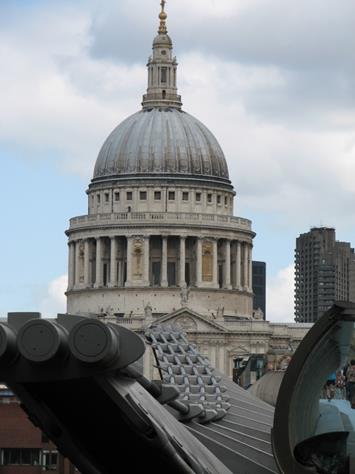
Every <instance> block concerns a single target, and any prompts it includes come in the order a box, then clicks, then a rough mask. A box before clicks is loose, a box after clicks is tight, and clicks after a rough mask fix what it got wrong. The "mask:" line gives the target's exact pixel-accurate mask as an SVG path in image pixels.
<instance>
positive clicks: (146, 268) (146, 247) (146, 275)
mask: <svg viewBox="0 0 355 474" xmlns="http://www.w3.org/2000/svg"><path fill="white" fill-rule="evenodd" d="M149 241H150V238H149V236H147V237H145V238H144V285H145V286H150V278H149V267H150V265H149V264H150V255H149Z"/></svg>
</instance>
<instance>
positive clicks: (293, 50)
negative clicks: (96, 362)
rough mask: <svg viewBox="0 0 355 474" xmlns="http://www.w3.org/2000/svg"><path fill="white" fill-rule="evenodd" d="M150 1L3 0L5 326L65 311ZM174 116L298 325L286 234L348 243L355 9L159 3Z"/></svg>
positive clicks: (311, 4)
mask: <svg viewBox="0 0 355 474" xmlns="http://www.w3.org/2000/svg"><path fill="white" fill-rule="evenodd" d="M159 3H160V2H159V0H140V1H139V2H136V3H134V2H133V1H132V0H119V1H117V0H105V2H102V1H99V0H75V1H73V0H46V1H44V0H1V2H0V58H1V74H0V104H1V106H0V164H1V172H2V174H1V177H2V179H1V186H2V206H1V209H2V219H1V232H0V249H1V274H0V317H1V316H5V315H6V313H7V312H8V311H41V312H42V313H43V315H45V316H52V315H55V314H56V313H57V312H63V311H65V296H64V291H65V288H66V272H67V239H66V236H65V234H64V231H65V229H66V228H68V221H69V218H71V217H74V216H77V215H82V214H85V213H86V211H87V196H86V194H85V190H86V189H87V186H88V184H89V182H90V179H91V177H92V172H93V168H94V164H95V160H96V157H97V154H98V152H99V150H100V147H101V145H102V144H103V142H104V140H105V138H106V137H107V135H108V134H109V133H110V131H111V130H112V129H113V128H114V127H115V126H116V125H118V124H119V123H120V122H121V121H122V120H123V119H124V118H126V117H127V116H129V115H131V114H133V113H134V112H136V111H137V110H139V108H140V102H141V96H142V94H143V93H144V92H145V90H146V78H147V74H146V67H145V65H146V62H147V58H148V56H149V55H150V53H151V44H152V40H153V38H154V36H155V34H156V31H157V27H158V18H157V16H158V13H159V8H160V7H159ZM166 10H167V13H168V21H167V24H168V30H169V34H170V36H171V37H172V39H173V42H174V51H175V54H176V55H177V58H178V62H179V70H178V87H179V93H181V95H182V98H183V102H184V110H186V111H187V112H189V113H191V114H192V115H194V116H196V117H197V118H198V119H199V120H201V121H202V122H203V123H205V124H206V126H207V127H208V128H209V129H210V130H211V131H212V132H213V134H214V135H215V136H216V138H217V139H218V141H219V142H220V144H221V146H222V148H223V150H224V152H225V155H226V159H227V162H228V165H229V172H230V177H231V180H232V183H233V185H234V187H235V190H236V192H237V198H236V199H237V201H236V210H235V214H236V215H238V216H241V217H246V218H249V219H251V220H252V221H253V229H254V231H255V232H256V234H257V236H256V238H255V240H254V250H253V258H254V259H255V260H262V261H265V262H266V263H267V279H268V283H267V318H268V319H269V320H270V321H292V320H293V260H294V247H295V239H296V237H297V236H298V235H299V234H300V233H303V232H307V231H308V230H309V229H310V227H312V226H332V227H335V228H336V232H337V238H338V240H345V241H348V242H352V243H353V244H354V243H355V238H354V230H355V205H354V204H355V55H354V44H355V4H354V1H353V0H340V1H339V0H337V1H334V0H298V1H297V2H294V1H291V0H193V1H192V0H169V1H168V2H167V6H166Z"/></svg>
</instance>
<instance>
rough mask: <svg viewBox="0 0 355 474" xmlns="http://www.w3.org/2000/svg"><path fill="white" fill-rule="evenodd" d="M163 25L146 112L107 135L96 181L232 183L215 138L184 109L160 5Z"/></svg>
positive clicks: (150, 62)
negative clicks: (182, 108) (195, 180)
mask: <svg viewBox="0 0 355 474" xmlns="http://www.w3.org/2000/svg"><path fill="white" fill-rule="evenodd" d="M161 6H162V11H161V12H160V15H159V19H160V26H159V30H158V35H157V36H156V37H155V39H154V42H153V54H152V56H150V57H149V59H148V64H147V69H148V88H147V93H146V94H145V95H144V96H143V102H142V105H143V109H142V110H141V111H140V112H137V113H135V114H133V115H131V116H130V117H128V118H127V119H126V120H124V121H123V122H122V123H121V124H120V125H118V127H116V128H115V129H114V130H113V132H112V133H111V134H110V135H109V137H108V138H107V140H106V141H105V143H104V145H103V146H102V148H101V151H100V153H99V156H98V158H97V160H96V165H95V169H94V176H93V182H94V183H96V182H100V181H105V180H107V179H110V178H113V179H119V178H127V177H132V176H135V177H138V176H139V177H144V178H152V177H153V178H157V177H162V178H171V179H174V178H177V177H180V178H186V177H189V178H190V179H191V178H194V179H205V180H206V179H208V180H214V181H218V182H222V183H225V184H228V185H230V181H229V176H228V167H227V163H226V160H225V157H224V154H223V151H222V149H221V147H220V146H219V144H218V142H217V140H216V139H215V137H214V136H213V134H212V133H211V132H210V131H209V130H208V128H206V127H205V126H204V125H203V124H202V123H201V122H200V121H199V120H197V119H196V118H194V117H193V116H192V115H189V114H188V113H186V112H184V111H183V110H181V106H182V102H181V96H180V95H178V93H177V65H178V64H177V62H176V58H175V56H173V52H172V41H171V38H170V36H169V35H168V33H167V28H166V18H167V15H166V13H165V10H164V6H165V1H163V0H162V2H161Z"/></svg>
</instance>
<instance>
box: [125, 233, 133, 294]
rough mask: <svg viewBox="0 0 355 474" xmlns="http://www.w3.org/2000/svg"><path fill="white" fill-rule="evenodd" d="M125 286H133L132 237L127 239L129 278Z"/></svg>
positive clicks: (127, 277)
mask: <svg viewBox="0 0 355 474" xmlns="http://www.w3.org/2000/svg"><path fill="white" fill-rule="evenodd" d="M124 285H125V286H132V237H131V236H129V237H127V276H126V281H125V283H124Z"/></svg>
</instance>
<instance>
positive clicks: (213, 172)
mask: <svg viewBox="0 0 355 474" xmlns="http://www.w3.org/2000/svg"><path fill="white" fill-rule="evenodd" d="M133 174H135V175H141V176H142V175H143V176H147V175H148V176H156V175H160V176H172V175H185V176H186V175H192V176H194V177H206V178H219V179H222V180H223V181H227V182H228V183H229V176H228V167H227V163H226V160H225V157H224V154H223V151H222V149H221V147H220V145H219V144H218V142H217V140H216V138H215V137H214V136H213V134H212V133H211V132H210V131H209V130H208V128H207V127H205V126H204V125H203V124H202V123H201V122H200V121H199V120H197V119H196V118H195V117H193V116H192V115H190V114H188V113H186V112H183V111H182V110H179V109H177V108H152V109H145V110H142V111H140V112H137V113H135V114H134V115H131V116H130V117H128V118H127V119H126V120H124V121H123V122H122V123H121V124H120V125H118V127H116V128H115V129H114V130H113V132H112V133H111V134H110V135H109V137H108V138H107V140H106V141H105V143H104V145H103V147H102V149H101V151H100V153H99V156H98V158H97V161H96V165H95V170H94V181H96V180H100V178H101V179H102V178H107V177H117V178H118V177H124V176H127V175H133Z"/></svg>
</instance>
